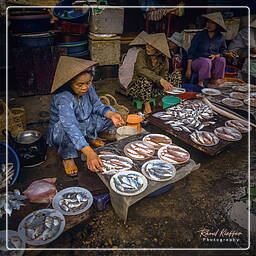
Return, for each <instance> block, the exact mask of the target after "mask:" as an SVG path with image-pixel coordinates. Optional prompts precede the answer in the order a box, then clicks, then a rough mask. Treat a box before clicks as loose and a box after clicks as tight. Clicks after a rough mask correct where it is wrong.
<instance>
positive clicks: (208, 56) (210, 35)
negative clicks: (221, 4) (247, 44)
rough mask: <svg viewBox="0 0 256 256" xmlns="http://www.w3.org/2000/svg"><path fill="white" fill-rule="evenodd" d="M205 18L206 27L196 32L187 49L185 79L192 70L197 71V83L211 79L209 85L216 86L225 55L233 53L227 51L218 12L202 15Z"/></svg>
mask: <svg viewBox="0 0 256 256" xmlns="http://www.w3.org/2000/svg"><path fill="white" fill-rule="evenodd" d="M202 16H203V17H205V18H206V19H207V22H206V29H204V30H203V31H200V32H198V33H197V34H196V35H195V36H194V37H193V39H192V41H191V46H190V48H189V50H188V65H187V71H186V77H187V79H190V77H191V74H192V70H193V71H194V72H196V73H198V85H200V86H202V87H203V86H204V81H205V80H206V79H211V81H210V82H211V84H210V85H209V87H218V86H219V85H220V84H222V83H223V82H225V81H224V80H223V78H224V73H225V67H226V59H225V57H224V56H227V57H232V58H233V57H235V54H234V53H232V52H230V53H228V52H227V46H226V42H225V39H224V36H223V35H222V34H221V31H226V27H225V23H224V20H223V18H222V15H221V13H220V12H215V13H210V14H206V15H202Z"/></svg>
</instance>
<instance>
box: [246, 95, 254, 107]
mask: <svg viewBox="0 0 256 256" xmlns="http://www.w3.org/2000/svg"><path fill="white" fill-rule="evenodd" d="M244 103H245V104H246V105H249V104H250V107H254V108H256V98H252V97H251V98H249V99H245V100H244Z"/></svg>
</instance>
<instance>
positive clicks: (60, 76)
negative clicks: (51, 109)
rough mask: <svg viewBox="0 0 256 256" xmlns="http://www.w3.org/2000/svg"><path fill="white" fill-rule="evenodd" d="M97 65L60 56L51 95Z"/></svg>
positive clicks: (93, 62) (88, 61) (92, 62)
mask: <svg viewBox="0 0 256 256" xmlns="http://www.w3.org/2000/svg"><path fill="white" fill-rule="evenodd" d="M96 64H98V63H97V62H95V61H91V60H84V59H78V58H74V57H68V56H61V57H60V59H59V62H58V65H57V68H56V71H55V76H54V80H53V84H52V89H51V93H53V92H55V91H56V90H57V89H59V88H60V87H61V86H62V85H64V84H65V83H67V82H68V81H69V80H71V79H72V78H73V77H75V76H76V75H78V74H79V73H81V72H83V71H85V70H86V69H88V68H90V67H92V66H94V65H96Z"/></svg>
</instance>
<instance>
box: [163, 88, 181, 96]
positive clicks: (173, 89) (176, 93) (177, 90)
mask: <svg viewBox="0 0 256 256" xmlns="http://www.w3.org/2000/svg"><path fill="white" fill-rule="evenodd" d="M184 92H186V89H185V88H179V87H173V88H172V90H171V91H166V93H168V94H173V95H179V94H183V93H184Z"/></svg>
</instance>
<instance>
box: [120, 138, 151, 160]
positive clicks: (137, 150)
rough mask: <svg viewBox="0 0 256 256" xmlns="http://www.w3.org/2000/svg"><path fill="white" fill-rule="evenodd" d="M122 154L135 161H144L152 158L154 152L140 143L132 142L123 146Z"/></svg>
mask: <svg viewBox="0 0 256 256" xmlns="http://www.w3.org/2000/svg"><path fill="white" fill-rule="evenodd" d="M124 153H125V154H126V155H127V156H128V157H131V158H133V159H135V160H144V159H147V158H150V157H152V156H153V155H154V153H155V150H154V149H152V148H150V147H149V146H147V145H146V144H145V143H143V142H142V141H134V142H131V143H129V144H127V145H126V146H125V148H124Z"/></svg>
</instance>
